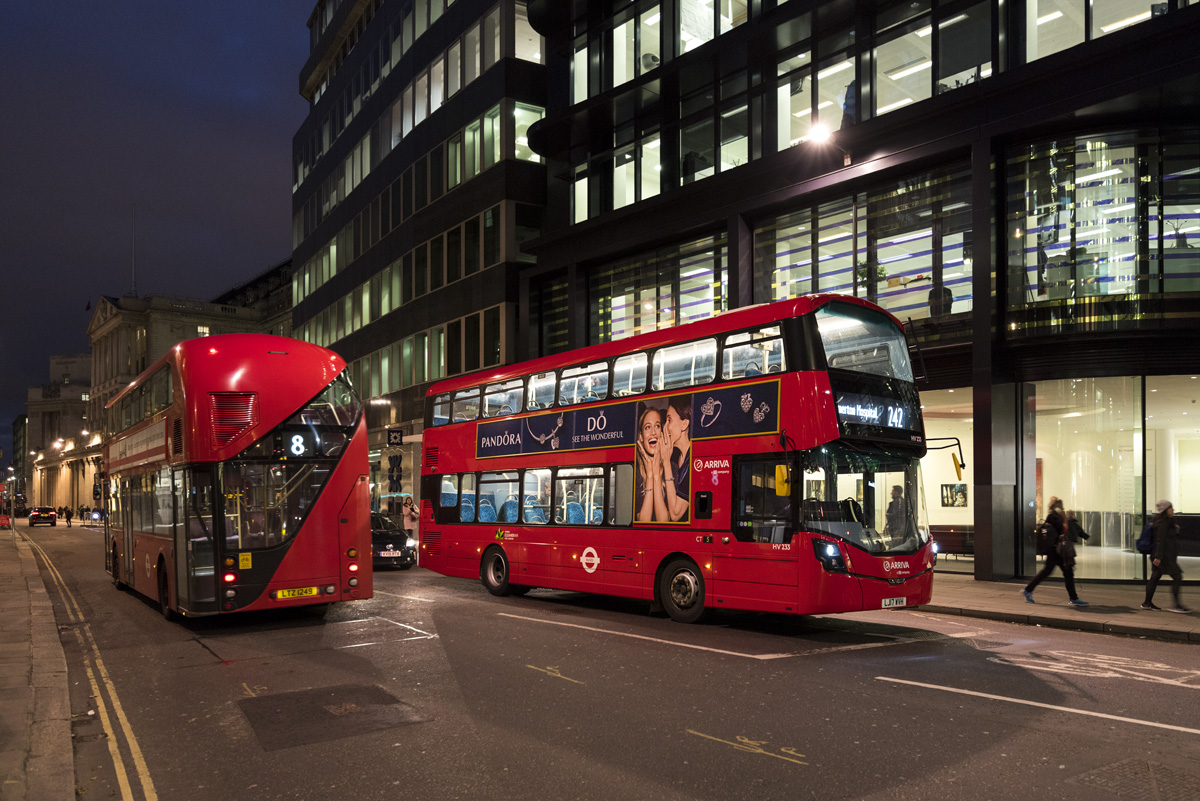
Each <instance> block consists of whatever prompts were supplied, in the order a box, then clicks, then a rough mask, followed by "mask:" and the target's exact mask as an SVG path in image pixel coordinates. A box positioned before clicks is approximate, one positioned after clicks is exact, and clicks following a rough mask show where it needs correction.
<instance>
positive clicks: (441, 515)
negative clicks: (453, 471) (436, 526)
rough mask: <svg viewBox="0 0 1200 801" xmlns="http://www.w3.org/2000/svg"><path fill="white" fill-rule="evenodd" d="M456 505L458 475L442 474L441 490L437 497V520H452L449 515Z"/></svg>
mask: <svg viewBox="0 0 1200 801" xmlns="http://www.w3.org/2000/svg"><path fill="white" fill-rule="evenodd" d="M457 507H458V476H452V475H445V476H442V492H441V495H440V496H439V497H438V510H439V511H438V516H437V517H438V522H439V523H446V522H454V521H453V520H452V519H451V518H450V515H451V514H452V511H441V510H453V509H455V508H457Z"/></svg>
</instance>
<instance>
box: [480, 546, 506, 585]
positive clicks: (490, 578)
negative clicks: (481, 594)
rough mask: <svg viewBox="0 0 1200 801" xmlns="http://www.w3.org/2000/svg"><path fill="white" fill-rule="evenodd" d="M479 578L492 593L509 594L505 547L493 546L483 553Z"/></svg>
mask: <svg viewBox="0 0 1200 801" xmlns="http://www.w3.org/2000/svg"><path fill="white" fill-rule="evenodd" d="M479 579H480V580H481V581H482V582H483V586H484V587H486V588H487V591H488V592H490V593H491V594H492V595H508V594H509V592H511V589H510V588H509V586H508V556H507V555H506V554H505V553H504V549H503V548H497V547H496V546H492V547H491V548H488V549H487V550H486V551H485V552H484V554H483V562H481V563H480V565H479Z"/></svg>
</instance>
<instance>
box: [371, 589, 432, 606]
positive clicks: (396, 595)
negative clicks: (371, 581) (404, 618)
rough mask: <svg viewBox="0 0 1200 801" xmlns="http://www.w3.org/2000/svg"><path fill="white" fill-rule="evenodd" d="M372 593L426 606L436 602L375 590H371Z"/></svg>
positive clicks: (429, 599) (430, 599)
mask: <svg viewBox="0 0 1200 801" xmlns="http://www.w3.org/2000/svg"><path fill="white" fill-rule="evenodd" d="M373 592H374V593H375V594H376V595H390V596H392V597H393V598H404V599H405V600H408V601H421V602H422V603H427V604H434V603H437V601H435V600H434V599H433V598H418V597H417V596H415V595H398V594H397V593H394V592H388V591H387V590H380V589H375V590H373Z"/></svg>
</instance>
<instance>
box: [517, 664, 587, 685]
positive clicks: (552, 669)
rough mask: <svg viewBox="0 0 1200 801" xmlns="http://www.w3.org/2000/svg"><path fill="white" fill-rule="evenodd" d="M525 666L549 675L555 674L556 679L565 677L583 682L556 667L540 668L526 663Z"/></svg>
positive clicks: (576, 682) (578, 682)
mask: <svg viewBox="0 0 1200 801" xmlns="http://www.w3.org/2000/svg"><path fill="white" fill-rule="evenodd" d="M525 667H527V668H529V669H530V670H540V671H541V672H542V673H545V674H546V675H547V676H553V677H554V678H556V679H565V680H567V681H570V682H574V683H575V684H583V682H582V681H580V680H579V679H572V678H570V677H569V676H564V675H563V674H562V673H561V672H559V669H558V668H556V667H544V668H540V667H538V666H536V665H526V666H525Z"/></svg>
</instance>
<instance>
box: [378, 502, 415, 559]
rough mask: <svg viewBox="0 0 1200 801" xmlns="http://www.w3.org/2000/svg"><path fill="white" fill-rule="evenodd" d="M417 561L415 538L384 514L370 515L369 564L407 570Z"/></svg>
mask: <svg viewBox="0 0 1200 801" xmlns="http://www.w3.org/2000/svg"><path fill="white" fill-rule="evenodd" d="M416 563H417V540H416V538H414V537H410V536H409V535H408V532H407V531H405V530H404V529H402V528H401V527H400V526H398V525H396V524H395V523H393V522H392V520H391V518H389V517H387V516H386V515H381V514H372V515H371V564H372V565H376V566H378V565H392V566H394V567H398V568H400V569H401V570H408V569H409V568H410V567H412V566H413V565H415V564H416Z"/></svg>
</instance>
